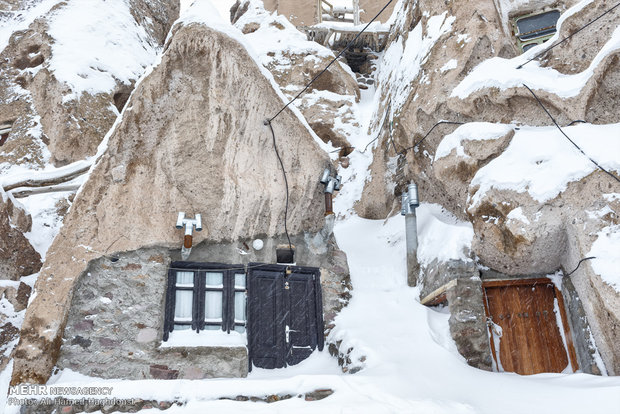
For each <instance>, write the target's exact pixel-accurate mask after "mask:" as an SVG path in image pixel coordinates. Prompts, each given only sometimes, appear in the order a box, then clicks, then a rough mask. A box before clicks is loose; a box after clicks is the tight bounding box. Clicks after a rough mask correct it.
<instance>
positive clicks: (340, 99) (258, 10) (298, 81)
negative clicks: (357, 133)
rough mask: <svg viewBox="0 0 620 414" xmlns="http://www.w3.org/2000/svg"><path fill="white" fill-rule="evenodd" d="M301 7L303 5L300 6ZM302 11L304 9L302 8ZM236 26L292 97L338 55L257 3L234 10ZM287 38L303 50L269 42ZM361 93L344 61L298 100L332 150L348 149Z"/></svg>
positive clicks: (240, 3)
mask: <svg viewBox="0 0 620 414" xmlns="http://www.w3.org/2000/svg"><path fill="white" fill-rule="evenodd" d="M298 6H299V5H298ZM300 7H301V6H300ZM231 15H232V16H233V19H232V22H233V23H234V25H235V27H237V28H238V29H239V30H241V31H242V32H243V33H244V34H245V35H246V36H245V37H246V38H247V40H248V42H249V43H250V44H251V45H252V47H253V48H254V49H255V50H256V51H257V52H258V53H259V56H260V59H261V63H263V65H264V66H265V67H266V68H267V69H269V71H270V72H271V73H272V74H273V77H274V79H275V80H276V82H277V83H278V85H279V86H280V88H281V89H282V92H283V93H284V94H285V95H286V96H287V97H288V98H289V99H292V98H293V97H295V96H296V95H297V94H298V93H299V92H301V91H302V89H303V88H304V87H305V86H306V85H307V84H308V83H309V82H310V81H311V80H312V79H313V78H314V77H315V76H317V75H318V74H319V73H320V72H321V71H322V70H323V69H324V68H325V67H326V66H327V65H328V64H329V62H330V61H331V60H332V59H333V58H334V56H335V55H334V53H333V52H332V51H331V50H329V49H327V48H325V47H323V46H321V45H319V44H317V43H315V42H311V41H308V40H306V35H305V34H302V33H300V32H299V31H298V30H297V29H296V28H295V27H294V26H293V25H292V24H291V23H290V22H289V21H288V20H287V19H286V18H284V16H283V15H282V14H279V15H278V14H271V13H269V12H267V11H266V10H265V8H263V6H262V4H261V3H260V2H258V1H252V0H240V1H238V2H237V3H235V5H234V6H233V7H232V9H231ZM279 37H285V38H287V39H289V41H293V39H294V40H295V42H296V43H297V44H299V43H301V44H303V47H295V48H288V45H289V43H287V42H278V41H273V42H269V43H267V42H265V39H266V38H270V39H274V40H276V39H278V38H279ZM359 97H360V90H359V87H358V85H357V82H356V80H355V76H354V75H353V73H352V72H351V70H350V69H349V67H348V66H346V65H345V64H343V63H342V62H340V61H337V62H335V63H334V64H332V65H331V66H330V67H329V68H328V69H327V71H326V72H325V73H323V74H322V75H321V76H320V77H319V78H317V80H316V81H315V82H314V83H313V84H312V86H311V87H310V88H309V89H308V90H307V91H306V92H305V93H304V94H303V95H302V96H301V97H300V98H299V99H298V100H297V101H295V102H294V105H296V106H297V107H298V108H299V109H300V110H301V112H302V114H303V115H304V118H305V119H306V121H308V124H309V125H310V127H312V129H313V130H314V132H315V133H316V134H317V135H318V136H319V137H320V138H321V139H322V140H323V141H324V142H325V143H331V145H332V146H333V147H334V148H343V147H348V146H349V145H350V144H349V141H348V136H349V135H350V134H351V130H352V129H355V128H357V127H359V125H358V124H357V121H356V113H355V112H356V109H357V108H356V105H355V104H356V102H358V101H359Z"/></svg>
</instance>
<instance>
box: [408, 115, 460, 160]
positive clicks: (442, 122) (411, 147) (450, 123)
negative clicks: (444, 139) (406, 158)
mask: <svg viewBox="0 0 620 414" xmlns="http://www.w3.org/2000/svg"><path fill="white" fill-rule="evenodd" d="M442 124H448V125H464V124H465V122H455V121H439V122H437V123H436V124H435V125H433V126H432V128H431V129H430V130H429V131H428V132H427V133H426V135H424V136H423V137H422V138H421V139H420V140H419V141H418V142H416V143H415V144H413V145H412V146H410V147H407V148H404V149H403V150H402V151H400V152H399V153H398V154H399V155H404V154H406V153H407V151H409V150H410V149H413V148H415V147H417V146H418V145H420V144H421V143H422V142H423V141H424V140H425V139H426V138H427V137H428V136H429V135H430V134H431V132H433V130H434V129H435V128H436V127H438V126H439V125H442Z"/></svg>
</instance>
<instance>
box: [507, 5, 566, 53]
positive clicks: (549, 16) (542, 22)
mask: <svg viewBox="0 0 620 414" xmlns="http://www.w3.org/2000/svg"><path fill="white" fill-rule="evenodd" d="M559 18H560V11H559V10H550V11H547V12H543V13H532V14H528V15H525V16H519V17H517V18H515V19H514V20H513V22H512V25H513V28H514V33H515V36H516V37H517V44H518V45H519V47H520V48H521V50H522V51H523V52H525V51H527V50H528V49H530V48H532V47H534V46H536V45H539V44H541V43H544V42H546V41H547V40H549V38H551V37H552V36H553V35H554V34H555V32H556V27H555V25H556V23H557V21H558V19H559Z"/></svg>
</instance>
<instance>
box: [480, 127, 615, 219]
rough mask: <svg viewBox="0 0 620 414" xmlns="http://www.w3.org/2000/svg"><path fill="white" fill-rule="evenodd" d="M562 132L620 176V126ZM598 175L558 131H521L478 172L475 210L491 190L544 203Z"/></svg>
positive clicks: (534, 128) (567, 129) (540, 129)
mask: <svg viewBox="0 0 620 414" xmlns="http://www.w3.org/2000/svg"><path fill="white" fill-rule="evenodd" d="M563 129H564V131H565V133H566V134H567V135H568V136H569V137H571V139H572V140H573V141H574V142H575V143H576V144H577V145H579V146H580V147H581V148H582V149H583V150H584V152H585V153H586V154H587V155H588V156H589V157H591V158H592V159H594V160H596V161H597V162H598V163H599V164H600V165H602V166H603V167H605V168H606V169H608V170H611V171H616V172H618V171H620V160H619V159H618V157H617V154H620V140H618V139H617V137H618V133H619V132H620V124H609V125H592V124H579V125H574V126H570V127H565V128H563ZM595 170H597V167H596V166H595V165H594V164H593V163H592V162H591V161H590V160H589V159H588V158H587V157H586V156H584V155H583V154H582V153H581V152H579V151H578V150H577V149H576V148H575V147H574V146H573V145H572V144H571V143H570V142H569V141H568V140H567V139H566V137H564V136H563V135H562V133H561V132H560V131H559V130H558V129H557V128H555V127H522V128H520V129H518V130H517V131H516V132H515V135H514V137H513V138H512V141H511V142H510V145H508V147H507V148H506V150H504V152H503V153H502V154H500V155H499V156H498V157H496V158H495V159H493V160H492V161H491V162H489V163H488V164H487V165H485V166H484V167H482V168H481V169H479V170H478V172H477V173H476V175H475V176H474V178H473V179H472V182H471V187H473V188H476V187H478V190H477V191H476V192H475V194H474V195H473V197H472V199H471V200H470V205H471V206H476V205H477V204H478V203H479V202H480V200H481V199H482V198H483V197H484V194H485V193H486V192H487V191H489V190H490V189H492V188H495V189H502V190H513V191H515V192H518V193H523V192H527V193H528V194H529V195H530V196H531V197H532V198H533V199H534V200H536V201H538V202H541V203H543V202H545V201H547V200H551V199H553V198H555V197H556V196H557V195H558V194H560V193H561V192H562V191H564V190H565V189H566V186H567V184H568V183H570V182H573V181H579V180H581V179H582V178H584V177H586V176H587V175H589V174H591V173H592V172H593V171H595ZM603 179H604V180H608V179H610V178H603ZM470 208H471V207H470Z"/></svg>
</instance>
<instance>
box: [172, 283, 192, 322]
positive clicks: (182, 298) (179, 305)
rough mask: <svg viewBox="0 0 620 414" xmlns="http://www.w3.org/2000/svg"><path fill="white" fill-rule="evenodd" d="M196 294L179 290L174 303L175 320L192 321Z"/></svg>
mask: <svg viewBox="0 0 620 414" xmlns="http://www.w3.org/2000/svg"><path fill="white" fill-rule="evenodd" d="M193 298H194V293H193V292H192V291H191V290H177V291H176V292H175V303H174V320H175V321H188V322H191V320H192V299H193Z"/></svg>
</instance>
